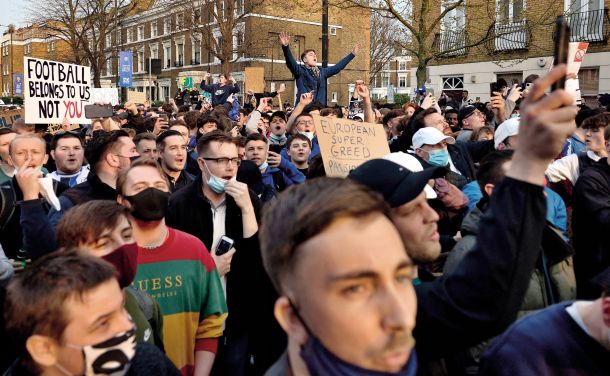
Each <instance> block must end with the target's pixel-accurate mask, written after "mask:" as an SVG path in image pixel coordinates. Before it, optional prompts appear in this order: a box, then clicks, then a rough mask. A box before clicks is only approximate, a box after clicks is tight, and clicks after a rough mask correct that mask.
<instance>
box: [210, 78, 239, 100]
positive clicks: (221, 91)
mask: <svg viewBox="0 0 610 376" xmlns="http://www.w3.org/2000/svg"><path fill="white" fill-rule="evenodd" d="M200 87H201V90H203V91H207V92H208V93H210V94H212V106H217V105H219V104H225V103H226V102H227V98H229V95H231V94H237V93H239V86H237V85H231V84H225V85H224V86H220V84H212V85H206V84H205V81H201V85H200Z"/></svg>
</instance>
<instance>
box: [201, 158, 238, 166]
mask: <svg viewBox="0 0 610 376" xmlns="http://www.w3.org/2000/svg"><path fill="white" fill-rule="evenodd" d="M201 159H203V160H204V161H214V162H216V163H218V164H219V165H221V166H224V167H226V166H227V165H228V164H229V163H231V164H233V165H235V166H237V167H239V165H240V164H241V159H239V158H226V157H221V158H201Z"/></svg>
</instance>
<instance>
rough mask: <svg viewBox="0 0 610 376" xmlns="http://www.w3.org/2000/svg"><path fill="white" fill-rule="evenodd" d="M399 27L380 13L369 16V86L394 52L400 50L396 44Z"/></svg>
mask: <svg viewBox="0 0 610 376" xmlns="http://www.w3.org/2000/svg"><path fill="white" fill-rule="evenodd" d="M397 34H400V33H399V27H398V26H397V25H396V23H395V21H394V20H393V19H392V18H390V17H387V15H383V14H382V13H381V12H373V13H372V14H371V46H370V50H369V60H370V65H371V71H370V76H369V84H372V83H373V81H374V80H375V76H377V74H379V72H381V70H382V69H383V67H384V66H385V65H386V64H387V63H389V62H390V61H391V60H392V58H393V57H394V56H396V51H397V50H398V49H400V46H399V45H398V43H397V40H399V38H397V37H398V35H397Z"/></svg>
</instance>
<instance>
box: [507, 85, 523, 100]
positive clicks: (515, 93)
mask: <svg viewBox="0 0 610 376" xmlns="http://www.w3.org/2000/svg"><path fill="white" fill-rule="evenodd" d="M519 98H521V87H520V86H519V85H517V84H514V85H513V88H512V89H510V93H509V94H508V97H507V98H506V99H508V100H511V101H513V102H516V101H518V100H519Z"/></svg>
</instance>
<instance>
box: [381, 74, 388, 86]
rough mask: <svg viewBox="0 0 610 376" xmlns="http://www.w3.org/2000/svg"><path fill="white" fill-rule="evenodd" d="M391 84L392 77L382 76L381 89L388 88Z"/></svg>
mask: <svg viewBox="0 0 610 376" xmlns="http://www.w3.org/2000/svg"><path fill="white" fill-rule="evenodd" d="M389 84H390V76H388V75H382V76H381V87H387V86H388V85H389Z"/></svg>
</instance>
